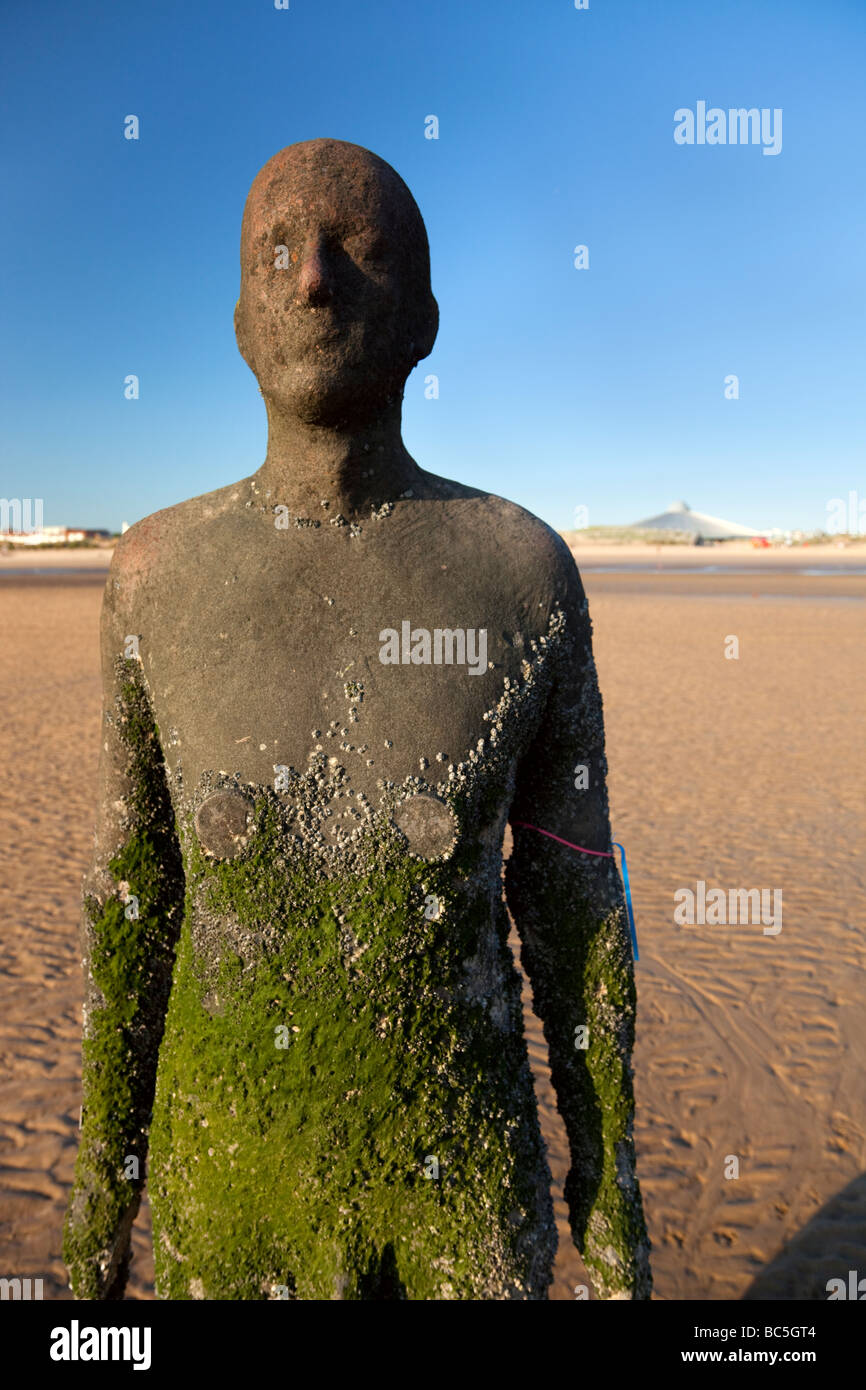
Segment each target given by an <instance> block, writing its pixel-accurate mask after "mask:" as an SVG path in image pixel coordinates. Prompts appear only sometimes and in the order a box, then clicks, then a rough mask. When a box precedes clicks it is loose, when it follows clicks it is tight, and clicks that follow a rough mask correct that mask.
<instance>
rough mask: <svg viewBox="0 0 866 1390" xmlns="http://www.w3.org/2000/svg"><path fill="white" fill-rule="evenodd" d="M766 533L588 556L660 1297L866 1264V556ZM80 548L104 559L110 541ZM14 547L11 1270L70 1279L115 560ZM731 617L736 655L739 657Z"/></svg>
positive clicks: (533, 1029)
mask: <svg viewBox="0 0 866 1390" xmlns="http://www.w3.org/2000/svg"><path fill="white" fill-rule="evenodd" d="M652 549H653V551H654V550H655V548H654V547H653V548H652ZM628 550H629V552H631V551H632V550H633V548H632V547H628ZM702 551H703V548H702V547H701V548H695V549H693V550H691V552H690V554H689V557H688V558H689V561H690V562H691V564H692V565H694V563H695V555H696V554H697V555H700V557H701V561H702V562H703V559H704V555H703V554H702ZM622 553H623V552H622V551H620V552H619V555H620V557H622ZM753 553H757V554H758V555H759V557H760V558H761V559H762V560H763V559H765V558H769V559H770V561H771V563H770V564H768V565H767V566H766V567H765V569H764V570H763V571H762V573H761V576H760V583H759V584H758V585H757V586H755V585H754V577H753V576H742V575H741V576H735V575H732V574H730V573H722V574H708V573H705V572H701V573H697V574H686V573H673V574H671V573H669V570H670V569H672V568H674V567H673V566H666V567H665V568H663V570H662V571H661V572H652V571H649V570H643V571H640V572H637V573H634V572H632V573H627V574H625V575H622V574H616V573H611V572H607V573H605V572H600V571H598V570H595V569H594V565H595V564H596V557H597V555H598V550H597V548H594V552H593V556H592V557H590V556H588V555H587V556H586V557H585V559H586V564H585V575H584V578H585V585H586V589H587V593H588V595H589V599H590V608H591V612H592V616H593V622H594V627H595V645H596V654H597V662H598V667H599V675H600V681H601V687H602V691H603V694H604V700H605V716H606V722H607V730H608V761H609V764H610V793H611V806H612V820H613V828H614V832H615V837H616V838H617V839H619V840H621V841H622V842H623V843H624V844H625V846H626V849H627V851H628V858H629V868H630V874H631V881H632V889H633V893H634V898H635V909H636V914H637V928H638V937H639V941H640V948H641V960H640V963H639V965H638V967H637V979H638V1046H637V1049H636V1053H635V1067H636V1092H637V1105H638V1109H637V1128H636V1132H637V1143H638V1152H639V1173H640V1177H641V1182H642V1186H643V1191H644V1199H645V1203H646V1209H647V1215H648V1221H649V1226H650V1233H651V1236H652V1239H653V1244H654V1252H653V1264H654V1271H655V1280H656V1297H659V1298H665V1299H702V1298H710V1299H730V1298H741V1297H743V1296H748V1294H749V1291H750V1290H751V1291H752V1293H753V1294H760V1295H761V1296H763V1297H776V1298H792V1297H794V1298H825V1297H826V1293H825V1290H824V1285H825V1283H826V1280H827V1279H829V1278H831V1277H836V1276H843V1277H844V1276H846V1275H847V1271H848V1270H849V1269H851V1268H859V1269H860V1272H861V1274H862V1273H864V1272H866V1184H864V1183H863V1181H862V1180H860V1175H861V1174H862V1172H863V1169H864V1167H866V1164H864V1158H866V1139H864V1131H866V1094H864V1089H866V1088H864V1086H863V1082H862V1077H863V1074H864V1065H866V1022H864V1011H863V1007H862V996H863V985H864V966H866V949H864V935H863V928H864V922H866V911H864V909H866V881H864V871H863V862H862V845H863V841H864V820H866V798H864V796H863V786H864V771H866V766H864V764H866V755H864V751H863V749H864V740H863V736H862V712H863V696H862V689H863V681H864V669H863V668H864V664H866V663H864V644H863V631H864V619H866V607H864V604H866V578H864V577H862V576H857V575H854V574H851V573H848V574H843V575H842V576H841V587H843V588H844V589H845V592H844V593H840V592H839V587H838V586H837V588H836V589H834V588H833V586H834V585H837V579H836V577H835V576H824V577H820V576H806V575H802V574H797V573H794V572H793V571H794V570H795V569H796V568H797V566H795V565H791V563H790V561H789V560H787V558H786V559H785V560H783V561H776V560H775V558H774V557H775V555H776V554H777V553H778V552H766V551H765V552H753ZM790 553H791V552H787V554H788V555H790ZM76 554H77V555H79V556H84V555H85V554H86V555H87V556H88V558H89V565H84V564H83V562H81V561H77V562H76V563H77V564H78V565H80V566H81V568H82V569H87V568H89V567H93V565H94V555H95V554H98V552H83V551H79V552H76ZM782 554H785V552H782ZM706 556H707V558H708V559H709V557H710V556H712V563H714V564H715V563H716V561H717V554H716V548H711V549H710V550H708V551H707V552H706ZM63 558H67V557H63ZM105 558H107V557H105V556H104V554H103V555H101V556H100V557H99V560H98V561H97V562H96V564H97V566H98V564H99V563H102V564H103V565H104V562H105ZM579 558H580V559H581V560H582V559H584V553H583V552H581V555H580V557H579ZM635 558H637V557H635ZM651 558H654V557H651ZM749 558H751V557H749ZM846 558H847V557H846ZM14 559H15V561H16V563H17V564H20V563H21V561H20V559H19V557H18V556H17V555H16V556H15V557H14ZM34 559H35V557H34ZM42 559H43V555H42V554H40V556H39V560H40V562H41V560H42ZM811 559H812V557H811V556H810V563H811ZM60 560H61V557H60V556H58V557H57V559H56V560H53V563H55V564H60ZM25 563H27V564H32V563H33V561H32V560H30V557H28V560H27V561H26V562H25ZM740 563H741V564H742V563H743V560H742V558H741V559H740ZM802 563H803V561H802V555H801V557H800V560H799V564H800V566H802ZM857 564H862V560H859V561H858V560H857V559H853V558H852V559H851V561H850V566H849V568H850V567H854V566H856V565H857ZM4 565H6V566H7V568H8V557H5V558H4V560H3V561H0V610H2V622H3V637H4V655H5V657H6V660H5V661H4V662H3V665H2V671H0V694H2V703H0V758H2V765H3V767H4V769H5V770H6V776H5V778H4V793H3V797H2V803H0V845H2V859H3V871H2V875H0V913H2V922H3V932H2V940H0V1049H2V1053H3V1058H2V1074H3V1077H4V1080H3V1090H2V1101H0V1273H3V1274H5V1275H6V1276H7V1277H11V1276H13V1275H18V1276H20V1277H26V1276H28V1275H30V1276H32V1277H42V1278H44V1279H45V1280H46V1286H45V1294H46V1297H52V1298H64V1297H69V1292H68V1290H67V1289H66V1286H65V1272H64V1269H63V1265H62V1262H61V1260H60V1227H61V1222H62V1217H63V1211H64V1205H65V1200H66V1194H67V1192H68V1186H69V1183H70V1181H71V1176H72V1165H73V1161H74V1157H75V1149H76V1140H77V1124H78V1107H79V1104H80V1093H79V1075H80V1072H79V1063H80V1058H79V1047H80V1004H81V981H80V966H79V960H78V950H77V922H78V910H79V909H78V895H79V885H80V878H81V872H82V870H83V867H84V864H85V861H86V859H87V855H88V852H89V848H90V841H91V831H92V822H93V811H94V797H95V776H96V760H97V751H98V738H99V709H100V705H99V700H100V694H99V679H98V674H97V671H98V641H97V621H98V612H99V603H100V593H101V587H102V578H101V577H100V576H99V575H97V576H95V579H93V582H91V579H92V577H91V576H88V577H87V581H85V576H84V575H83V574H81V575H80V576H79V582H77V583H71V582H68V576H65V575H59V574H58V575H57V576H56V578H55V579H54V580H50V577H49V580H50V582H49V580H46V578H45V576H40V577H38V578H37V579H34V578H18V577H15V576H13V575H12V574H9V573H7V574H6V575H5V577H4V576H3V568H4ZM60 567H61V568H65V567H66V566H64V565H61V566H60ZM782 571H784V572H782ZM788 571H790V572H788ZM660 579H661V580H662V581H663V582H662V583H660V582H659V581H660ZM734 579H745V580H746V581H747V583H746V584H745V586H743V587H738V586H736V585H734V584H733V581H734ZM771 580H772V582H773V584H775V585H779V584H780V585H781V587H776V588H774V589H771V588H769V587H768V586H769V584H770V581H771ZM668 586H672V587H668ZM750 586H751V587H750ZM840 599H844V601H839V600H840ZM783 600H784V601H783ZM732 635H733V636H736V637H737V638H738V639H739V650H740V655H739V659H738V660H726V659H725V656H724V648H725V643H726V639H728V638H729V637H730V636H732ZM697 880H702V881H704V882H706V884H707V887H708V889H709V888H712V887H716V886H720V887H723V888H725V889H729V888H753V887H764V888H781V889H782V891H783V903H784V909H783V925H782V930H781V932H780V933H778V935H772V936H771V935H764V934H763V932H762V929H761V926H760V925H749V926H695V927H681V926H677V925H675V924H674V921H673V911H674V897H673V895H674V892H675V891H676V890H677V889H678V888H682V887H691V888H693V889H694V887H695V884H696V881H697ZM527 1028H528V1039H529V1047H530V1054H531V1056H532V1059H533V1064H534V1067H535V1070H536V1077H537V1084H538V1091H539V1101H540V1112H541V1116H542V1123H543V1126H544V1130H545V1135H546V1138H547V1141H548V1145H549V1149H550V1157H551V1165H552V1168H553V1172H554V1179H555V1184H556V1186H555V1195H556V1196H557V1216H558V1221H559V1227H560V1237H561V1240H560V1253H559V1258H558V1262H557V1269H556V1282H555V1285H554V1288H553V1290H552V1296H553V1297H554V1298H559V1299H563V1298H573V1296H574V1294H573V1287H574V1284H576V1283H578V1282H581V1281H582V1276H581V1267H580V1263H579V1260H578V1258H577V1255H576V1252H575V1251H574V1249H573V1246H572V1245H571V1242H570V1238H569V1236H568V1232H567V1224H566V1222H565V1212H564V1207H563V1205H562V1202H561V1197H560V1196H559V1195H558V1194H559V1193H560V1192H561V1182H562V1179H563V1177H564V1173H565V1170H566V1166H567V1159H566V1154H565V1145H564V1137H563V1133H562V1129H561V1125H560V1122H559V1119H558V1116H557V1115H556V1111H555V1105H554V1101H553V1097H552V1094H551V1091H550V1088H549V1082H548V1081H547V1079H546V1076H545V1065H544V1051H545V1049H544V1043H543V1038H542V1035H541V1031H540V1027H539V1025H538V1023H537V1021H536V1020H534V1018H533V1017H532V1016H531V1014H530V1015H528V1018H527ZM732 1156H733V1157H735V1158H736V1159H737V1160H738V1164H739V1177H737V1178H729V1177H726V1176H725V1170H726V1168H727V1170H728V1171H730V1170H731V1167H732V1165H731V1162H730V1158H731V1157H732ZM135 1252H136V1253H135V1261H134V1266H133V1275H132V1278H131V1281H130V1286H129V1294H130V1296H132V1297H138V1298H141V1297H152V1296H153V1295H152V1285H151V1282H150V1280H151V1276H152V1261H151V1257H150V1253H149V1246H148V1232H147V1222H146V1213H145V1215H144V1216H143V1217H140V1218H139V1222H138V1224H137V1228H136V1233H135ZM858 1261H859V1264H858Z"/></svg>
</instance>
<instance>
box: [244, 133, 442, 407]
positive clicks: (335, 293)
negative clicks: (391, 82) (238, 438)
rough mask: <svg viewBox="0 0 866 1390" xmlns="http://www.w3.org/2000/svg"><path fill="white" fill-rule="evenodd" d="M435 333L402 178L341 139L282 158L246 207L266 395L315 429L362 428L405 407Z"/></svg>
mask: <svg viewBox="0 0 866 1390" xmlns="http://www.w3.org/2000/svg"><path fill="white" fill-rule="evenodd" d="M437 326H438V309H437V305H436V301H435V299H434V298H433V294H432V291H431V288H430V253H429V248H428V244H427V234H426V232H425V230H424V223H423V220H422V218H421V214H420V212H419V210H418V207H417V204H416V203H415V200H414V198H413V197H412V194H411V193H410V192H409V189H408V188H407V187H406V185H405V183H404V182H403V180H402V179H401V178H400V176H399V175H398V174H397V173H396V172H395V170H394V169H392V168H391V166H390V165H389V164H386V163H385V161H384V160H382V159H379V158H378V156H377V155H374V154H371V153H370V151H369V150H365V149H363V148H362V147H361V146H360V145H352V144H348V143H347V142H345V141H342V140H306V141H303V142H302V143H300V144H297V145H289V146H288V147H287V148H286V149H284V150H280V152H279V153H278V154H276V155H274V157H273V158H272V159H270V160H269V161H268V163H267V164H266V165H265V166H264V168H263V169H262V170H261V171H260V172H259V174H258V175H257V176H256V178H255V180H254V182H253V186H252V188H251V189H250V193H249V197H248V198H247V203H246V208H245V210H244V219H243V227H242V231H241V292H240V299H239V300H238V306H237V310H236V312H235V327H236V331H237V336H238V345H239V347H240V350H241V352H242V353H243V355H244V358H245V359H246V361H247V363H248V364H249V366H250V368H251V370H252V371H253V372H254V373H255V375H256V377H257V378H258V381H259V385H260V387H261V390H262V394H263V395H264V396H265V397H266V398H267V399H268V400H270V401H272V402H274V403H275V404H276V405H277V406H279V407H280V408H282V409H284V410H288V411H290V412H291V413H293V414H296V415H297V416H299V418H301V419H304V420H306V421H309V422H310V423H321V424H332V425H351V424H353V423H359V422H361V421H362V420H363V419H365V418H368V417H369V416H370V415H371V414H372V415H375V414H376V413H377V411H381V410H382V409H383V408H384V407H385V406H387V405H388V404H389V403H393V402H394V400H397V401H399V399H400V397H401V396H402V392H403V386H404V384H405V380H406V377H407V376H408V374H409V372H410V371H411V370H412V368H413V367H414V365H415V363H416V362H418V361H420V360H421V359H422V358H424V357H426V356H427V355H428V354H429V352H430V351H431V350H432V347H433V343H434V341H435V337H436V330H437Z"/></svg>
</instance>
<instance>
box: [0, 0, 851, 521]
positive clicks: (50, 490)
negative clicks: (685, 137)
mask: <svg viewBox="0 0 866 1390" xmlns="http://www.w3.org/2000/svg"><path fill="white" fill-rule="evenodd" d="M0 49H2V51H3V53H4V55H5V56H4V58H3V60H2V63H3V83H2V86H3V92H4V96H3V105H4V113H3V114H4V121H3V126H4V131H5V135H4V138H3V149H2V159H3V170H2V172H3V203H4V207H5V214H4V216H3V218H2V233H0V235H2V247H0V251H2V254H0V274H2V295H3V302H4V306H5V312H4V315H3V327H2V362H3V366H2V372H0V397H2V415H3V422H4V423H3V426H2V445H3V462H2V467H0V494H2V495H3V496H6V497H15V496H17V497H37V496H38V497H43V498H44V501H45V520H46V522H48V523H68V524H83V525H90V526H106V527H111V528H112V529H119V527H120V523H121V521H122V520H126V521H129V522H133V521H135V520H137V519H138V518H139V517H141V516H144V515H146V514H147V513H148V512H151V511H154V510H156V509H157V508H159V507H164V506H169V505H171V504H172V503H174V502H177V501H180V500H181V499H182V498H184V497H189V496H193V495H194V494H196V493H201V492H206V491H209V490H210V489H211V488H215V487H219V486H222V485H223V484H225V483H228V482H231V481H232V480H234V479H236V478H241V477H243V476H246V475H247V474H249V473H250V472H252V471H254V469H256V468H257V467H258V466H259V464H260V463H261V461H262V459H263V457H264V451H265V443H266V430H265V415H264V408H263V405H262V402H261V399H260V397H259V394H258V388H257V386H256V383H255V381H254V379H253V377H252V376H251V374H250V372H249V370H248V369H247V367H246V366H245V364H244V363H243V361H242V359H241V357H240V355H239V353H238V351H237V347H236V344H235V339H234V333H233V327H232V313H233V309H234V304H235V300H236V298H237V290H238V238H239V232H240V220H241V213H242V210H243V204H244V199H245V197H246V193H247V191H248V188H249V185H250V183H251V181H252V179H253V177H254V175H255V174H256V172H257V171H258V169H259V168H260V167H261V165H262V164H263V163H265V161H266V160H267V159H268V158H269V157H270V156H271V155H272V154H273V153H275V152H276V150H278V149H280V148H282V147H283V146H284V145H287V144H291V143H292V142H293V141H296V140H303V139H309V138H312V137H315V136H322V135H329V136H334V137H336V138H339V139H346V140H352V141H355V142H356V143H358V144H361V145H366V146H367V147H368V148H370V149H372V150H375V151H376V153H377V154H380V155H381V156H382V157H383V158H385V159H387V160H388V161H389V162H390V163H392V164H393V165H394V166H395V168H396V169H397V170H398V172H399V173H400V174H401V175H402V176H403V178H404V179H405V180H406V182H407V183H408V184H409V186H410V188H411V189H412V191H413V193H414V194H415V197H416V199H417V201H418V203H419V205H420V207H421V211H422V213H423V215H424V218H425V221H426V223H427V228H428V233H429V236H430V242H431V249H432V265H433V284H434V291H435V293H436V296H437V298H438V300H439V304H440V309H441V328H440V334H439V339H438V342H437V344H436V347H435V348H434V351H433V354H432V356H431V357H430V358H429V359H428V360H427V361H426V362H425V363H422V364H420V366H419V367H418V368H417V369H416V371H415V372H414V373H413V375H412V377H410V379H409V382H408V384H407V390H406V403H405V414H404V425H405V428H404V436H405V439H406V443H407V446H408V448H409V449H410V451H411V452H412V454H413V455H414V457H415V458H416V459H417V461H418V462H419V463H420V464H421V465H422V466H423V467H425V468H427V469H430V470H431V471H433V472H437V473H441V474H444V475H445V476H447V477H451V478H457V479H459V480H460V481H463V482H467V483H471V484H474V485H476V486H480V487H484V488H487V489H489V490H490V491H492V492H497V493H500V494H502V495H504V496H506V497H510V498H512V499H513V500H515V501H517V502H519V503H521V504H522V505H524V506H526V507H528V508H529V509H530V510H532V511H534V512H536V513H537V514H538V515H540V516H542V517H543V518H544V519H545V520H546V521H548V522H550V523H551V524H552V525H554V526H557V527H560V528H565V527H568V526H570V525H572V524H573V516H574V509H575V507H578V506H583V507H586V508H587V511H588V516H589V521H590V523H592V524H623V523H628V522H631V521H635V520H637V519H639V518H642V517H644V516H647V515H651V514H653V513H655V512H658V511H662V510H664V508H665V507H666V506H667V504H668V503H669V502H670V501H672V500H674V499H675V498H680V497H684V498H685V499H686V500H687V501H688V502H689V503H690V504H691V505H692V506H693V507H695V508H697V509H698V510H701V511H707V512H710V513H714V514H716V515H720V516H723V517H728V518H730V519H732V520H736V521H740V522H743V523H745V524H749V525H754V526H756V527H760V528H763V527H769V526H771V525H778V526H782V527H795V526H801V527H803V528H807V529H811V528H813V527H820V526H822V525H824V524H825V522H826V517H827V510H826V509H827V504H828V502H829V501H830V499H832V498H834V497H838V496H842V497H845V496H847V494H848V492H849V491H850V490H852V489H855V490H856V489H859V495H860V496H861V497H866V468H864V463H863V459H864V443H866V425H864V389H863V383H864V329H863V324H864V279H866V261H864V256H863V246H862V234H863V228H864V225H866V218H864V211H866V209H864V201H866V200H864V187H863V169H864V157H863V131H864V129H866V84H864V82H863V72H864V63H866V4H864V3H863V0H822V3H820V4H819V3H817V0H814V3H806V0H778V2H776V0H760V3H757V0H715V3H707V0H672V2H671V3H664V4H662V3H660V2H659V0H653V3H648V2H647V3H640V0H627V3H613V0H590V7H589V9H588V10H586V11H577V10H575V8H574V4H573V0H525V2H524V3H519V2H518V0H499V3H496V0H472V2H471V3H467V0H438V3H436V4H429V3H421V0H366V3H363V4H361V3H358V0H291V7H290V9H289V10H288V11H277V10H275V9H274V7H273V3H272V0H235V3H229V0H212V3H204V0H189V2H188V3H184V4H180V3H177V0H148V3H147V4H144V5H119V4H116V3H108V0H105V3H102V4H93V3H90V4H89V3H86V0H84V3H77V4H75V5H69V6H50V7H47V8H46V7H45V6H42V5H32V4H27V3H25V0H9V3H7V4H6V5H5V6H4V7H3V14H2V18H0ZM700 100H703V101H706V102H707V104H708V106H718V107H721V108H723V109H727V108H729V107H741V106H743V107H753V106H754V107H758V108H765V107H766V108H781V109H782V111H783V126H782V130H783V144H782V151H781V153H780V154H779V155H777V156H775V157H774V156H766V155H764V154H763V153H762V149H761V148H760V147H759V146H751V145H749V146H739V145H728V146H712V147H711V146H708V145H704V146H699V145H693V146H679V145H677V144H676V143H675V142H674V139H673V131H674V112H675V111H676V110H677V109H678V108H682V107H689V108H691V109H692V110H694V109H695V108H696V104H697V102H698V101H700ZM128 114H136V115H137V116H138V117H139V120H140V123H141V131H140V139H139V140H138V141H127V140H125V139H124V138H123V122H124V117H125V116H126V115H128ZM431 114H435V115H436V116H438V118H439V122H440V138H439V139H438V140H428V139H425V138H424V122H425V117H426V116H428V115H431ZM578 244H585V245H587V246H588V247H589V261H590V264H589V269H588V270H576V269H575V268H574V264H573V260H574V257H573V248H574V247H575V246H576V245H578ZM430 372H434V373H436V375H437V376H438V377H439V382H440V396H439V399H438V400H427V399H425V395H424V377H425V376H426V375H427V374H428V373H430ZM130 373H134V374H136V375H137V376H138V377H139V378H140V383H141V395H140V399H139V400H137V401H127V400H126V399H125V398H124V379H125V377H126V376H127V375H128V374H130ZM731 373H733V374H736V375H737V376H738V377H739V381H740V397H739V399H738V400H726V399H725V395H724V381H725V377H726V376H727V375H728V374H731Z"/></svg>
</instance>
